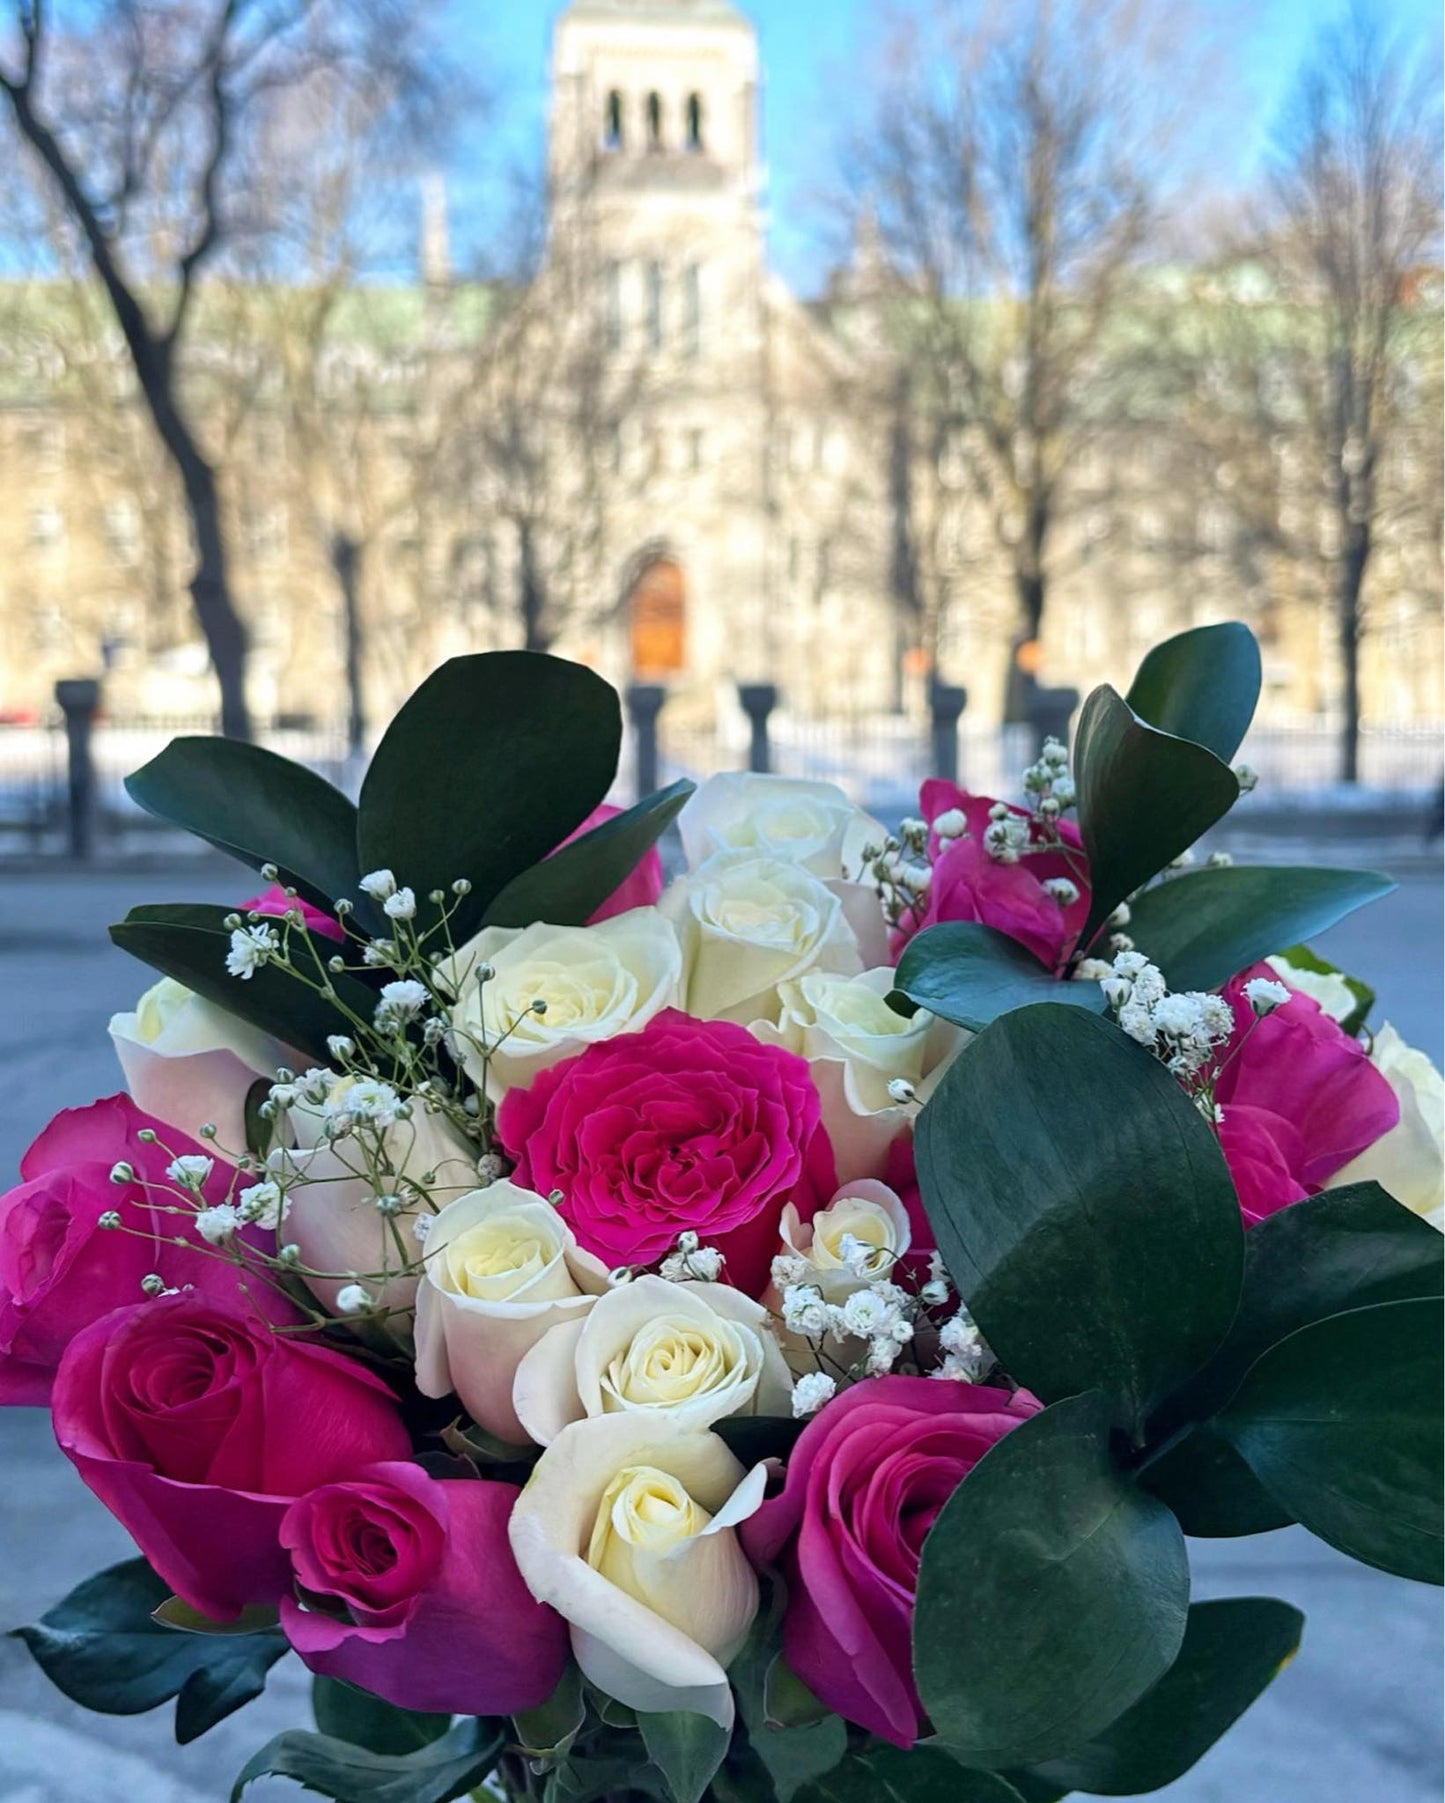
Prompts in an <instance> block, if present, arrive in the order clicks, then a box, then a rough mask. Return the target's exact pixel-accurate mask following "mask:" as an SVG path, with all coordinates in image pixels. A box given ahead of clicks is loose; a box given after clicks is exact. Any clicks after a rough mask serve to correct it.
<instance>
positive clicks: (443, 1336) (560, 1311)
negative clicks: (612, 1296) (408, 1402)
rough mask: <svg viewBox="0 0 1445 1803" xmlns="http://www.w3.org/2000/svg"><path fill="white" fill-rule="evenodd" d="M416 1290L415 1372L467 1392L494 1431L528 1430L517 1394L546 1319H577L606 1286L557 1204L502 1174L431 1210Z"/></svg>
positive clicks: (511, 1434)
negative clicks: (527, 1358) (514, 1395)
mask: <svg viewBox="0 0 1445 1803" xmlns="http://www.w3.org/2000/svg"><path fill="white" fill-rule="evenodd" d="M425 1251H426V1257H425V1272H424V1276H423V1278H422V1282H421V1286H420V1289H419V1290H418V1292H417V1299H416V1381H417V1387H418V1388H419V1389H420V1390H421V1392H422V1394H423V1395H424V1396H447V1395H451V1394H452V1393H455V1394H456V1395H457V1396H459V1397H460V1398H461V1401H462V1402H463V1404H464V1405H465V1407H466V1409H467V1412H468V1414H470V1415H471V1416H472V1418H473V1419H474V1420H475V1421H479V1422H480V1423H481V1425H482V1426H483V1427H485V1428H486V1429H487V1430H488V1431H489V1432H490V1433H494V1434H496V1435H497V1436H498V1438H500V1439H502V1440H507V1441H510V1442H512V1443H513V1444H518V1443H520V1442H521V1441H523V1440H525V1439H526V1438H527V1434H526V1430H525V1429H524V1427H523V1424H522V1422H521V1421H520V1420H519V1419H518V1416H517V1412H516V1409H515V1408H514V1406H513V1403H512V1386H513V1383H514V1381H515V1379H516V1375H517V1367H518V1366H519V1365H520V1363H521V1362H522V1359H523V1357H524V1355H525V1354H526V1353H527V1352H529V1351H530V1350H531V1348H532V1347H533V1346H535V1345H536V1344H537V1342H538V1341H539V1340H541V1339H542V1337H543V1336H544V1335H545V1334H547V1333H548V1331H549V1330H550V1329H553V1328H557V1327H560V1326H564V1325H567V1326H575V1325H576V1323H577V1320H578V1318H579V1317H580V1316H581V1315H582V1314H584V1313H585V1312H586V1311H587V1310H588V1309H590V1308H591V1307H592V1306H593V1305H594V1303H595V1301H596V1298H597V1297H598V1296H599V1295H601V1294H602V1292H603V1291H604V1290H605V1289H606V1288H607V1272H606V1270H605V1268H604V1267H603V1265H602V1264H601V1262H600V1261H599V1260H597V1259H595V1258H592V1257H591V1256H590V1255H589V1254H587V1253H585V1252H583V1251H582V1250H581V1249H580V1248H579V1246H578V1245H577V1242H576V1239H575V1238H574V1237H573V1234H572V1230H571V1229H570V1228H569V1227H568V1225H567V1223H566V1222H565V1221H564V1220H563V1219H562V1217H561V1215H559V1214H558V1213H557V1211H556V1209H555V1208H553V1206H552V1204H551V1203H550V1202H548V1201H547V1200H546V1198H545V1197H543V1196H538V1195H534V1194H533V1192H532V1191H531V1190H525V1189H522V1188H520V1187H519V1186H518V1185H517V1184H515V1183H511V1182H509V1181H507V1180H506V1179H505V1178H504V1179H503V1180H502V1181H501V1182H499V1183H493V1184H491V1185H490V1186H489V1187H488V1188H486V1189H481V1190H477V1189H474V1190H472V1191H470V1192H469V1193H468V1194H466V1195H464V1196H460V1197H458V1198H457V1200H456V1201H454V1202H452V1203H450V1204H449V1205H448V1206H447V1207H446V1208H444V1209H443V1210H442V1211H441V1213H440V1214H438V1215H436V1216H435V1217H433V1219H432V1221H431V1223H430V1225H429V1227H428V1229H427V1235H426V1245H425Z"/></svg>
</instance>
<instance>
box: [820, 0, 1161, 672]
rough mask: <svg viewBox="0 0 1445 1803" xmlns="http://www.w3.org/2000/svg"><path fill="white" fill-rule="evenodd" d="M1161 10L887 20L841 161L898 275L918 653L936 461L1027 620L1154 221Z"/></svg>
mask: <svg viewBox="0 0 1445 1803" xmlns="http://www.w3.org/2000/svg"><path fill="white" fill-rule="evenodd" d="M1160 23H1161V20H1160V18H1159V15H1158V11H1157V9H1155V10H1154V11H1153V12H1152V13H1151V12H1150V11H1149V9H1144V8H1140V7H1138V6H1137V5H1133V4H1130V3H1129V0H1101V3H1097V4H1086V3H1085V0H1018V3H1017V4H1014V5H1010V6H1007V7H1002V8H992V9H989V8H981V7H979V6H975V5H971V4H967V3H966V0H947V3H942V4H939V5H937V6H935V7H934V8H933V9H932V11H931V12H930V13H928V14H926V15H924V16H923V17H922V18H919V17H914V18H912V19H909V20H907V21H906V22H905V23H904V24H903V25H902V26H901V27H899V28H898V29H896V30H895V31H894V33H893V35H892V37H891V39H890V40H889V43H888V46H887V53H886V56H885V59H884V62H883V68H884V74H883V77H882V80H881V84H880V87H879V91H878V94H877V97H876V104H875V105H874V107H873V109H872V114H871V117H870V120H869V123H868V125H867V127H866V128H865V130H864V132H863V134H862V135H861V136H859V137H858V138H857V139H856V141H855V142H854V144H853V145H852V146H851V148H850V150H849V152H848V154H847V163H848V177H849V183H850V186H851V187H852V188H853V190H854V192H855V194H856V195H857V196H858V197H859V199H860V202H861V203H862V204H863V205H866V206H867V207H868V208H869V209H870V210H871V212H872V214H873V216H874V218H875V219H876V234H877V238H878V240H879V243H880V245H881V251H882V255H883V257H884V259H885V260H886V263H887V265H888V267H889V268H890V270H891V272H892V276H893V282H894V290H895V298H894V303H893V306H892V309H891V317H892V319H893V321H894V336H895V349H896V351H897V352H898V354H899V356H900V358H901V360H902V362H903V365H904V367H905V368H906V370H907V376H906V380H905V381H904V382H903V383H902V384H901V386H900V387H899V388H898V389H897V390H896V391H895V393H894V396H893V397H892V398H893V402H894V406H893V413H894V417H895V421H896V423H895V427H894V430H895V433H898V434H902V435H903V437H902V439H900V441H899V445H898V449H897V451H896V453H895V467H896V471H897V474H896V479H895V489H896V491H897V494H898V496H899V502H900V505H906V506H907V507H909V508H911V509H912V510H913V513H914V518H913V520H912V521H911V522H907V523H900V525H899V527H898V530H897V535H896V536H897V556H896V559H895V568H896V577H895V581H896V583H897V585H898V586H899V587H900V590H901V591H902V595H903V599H904V601H905V602H906V606H907V609H908V611H909V612H910V613H911V614H913V615H914V616H918V617H920V618H921V619H922V620H923V622H924V626H923V630H924V648H925V650H927V651H928V652H929V653H930V654H932V653H934V652H935V651H936V646H937V638H938V634H939V631H940V627H941V619H940V616H941V614H942V611H943V608H944V605H945V602H946V595H945V594H943V593H939V592H931V591H930V583H932V585H933V591H936V590H937V578H936V576H933V575H931V574H930V567H931V566H932V565H933V564H934V563H935V561H936V560H935V558H934V557H933V556H931V555H930V550H929V546H930V540H931V539H932V538H933V537H935V536H936V534H937V532H938V530H939V526H940V523H941V521H942V520H943V518H944V515H945V511H946V507H947V502H946V499H945V496H944V489H945V488H946V487H947V483H946V481H945V480H944V472H945V469H946V467H951V468H952V469H953V470H954V471H955V472H958V471H960V470H961V472H962V474H963V477H964V483H965V487H966V489H967V491H968V492H969V493H970V494H971V495H972V500H973V505H974V506H975V507H977V508H978V509H980V510H981V512H982V514H983V516H984V518H985V519H986V520H987V522H988V530H989V531H990V534H991V536H992V537H993V539H994V541H995V543H996V545H997V547H998V550H999V551H1000V553H1001V554H1002V556H1003V558H1004V560H1005V563H1006V567H1007V569H1008V571H1009V575H1010V578H1011V583H1012V588H1013V592H1014V601H1015V608H1016V615H1017V622H1018V630H1019V631H1020V632H1021V633H1022V634H1024V635H1025V636H1027V637H1033V636H1035V635H1036V634H1037V633H1038V630H1039V627H1040V623H1041V621H1042V619H1043V617H1044V613H1045V608H1046V603H1047V595H1048V584H1049V576H1050V550H1051V542H1050V541H1051V534H1052V531H1053V528H1054V525H1055V523H1056V519H1057V516H1058V513H1059V509H1060V506H1061V504H1062V498H1063V495H1064V492H1065V484H1066V477H1067V473H1068V470H1069V467H1070V465H1071V463H1072V462H1073V461H1074V460H1075V459H1076V458H1077V457H1078V455H1079V453H1080V451H1081V449H1082V447H1083V446H1084V444H1085V443H1086V442H1087V441H1089V440H1090V439H1091V438H1093V437H1095V436H1097V434H1098V433H1099V432H1100V430H1101V426H1102V424H1103V423H1104V413H1105V410H1106V408H1107V405H1108V403H1109V399H1110V385H1111V382H1113V383H1114V384H1115V385H1117V380H1118V377H1117V371H1114V372H1112V373H1111V371H1110V369H1109V367H1108V365H1109V360H1110V358H1111V356H1112V355H1113V354H1114V352H1115V351H1116V350H1117V348H1118V338H1119V333H1118V331H1117V324H1118V321H1119V318H1120V314H1121V310H1122V309H1123V308H1124V306H1125V305H1126V302H1127V299H1128V294H1129V289H1130V280H1131V276H1132V274H1133V272H1134V270H1135V267H1136V265H1137V263H1138V260H1139V258H1140V256H1141V253H1142V252H1143V251H1144V250H1145V248H1146V246H1147V245H1148V244H1149V243H1150V234H1151V230H1152V228H1153V226H1154V224H1155V221H1156V217H1157V201H1158V186H1159V168H1160V145H1159V139H1158V132H1159V130H1160V127H1159V123H1158V118H1157V114H1158V106H1157V104H1155V103H1151V101H1150V98H1149V96H1150V81H1149V77H1150V76H1151V75H1152V76H1153V77H1154V78H1155V86H1156V87H1157V77H1158V72H1159V71H1158V64H1157V62H1156V60H1155V58H1156V55H1157V52H1158V49H1159V45H1158V43H1157V41H1156V39H1157V33H1158V27H1159V25H1160ZM903 440H906V443H905V442H903ZM910 464H911V466H912V471H911V473H909V470H908V465H910Z"/></svg>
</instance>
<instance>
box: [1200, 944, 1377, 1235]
mask: <svg viewBox="0 0 1445 1803" xmlns="http://www.w3.org/2000/svg"><path fill="white" fill-rule="evenodd" d="M1252 977H1266V978H1269V979H1270V980H1274V977H1275V973H1274V971H1273V970H1271V969H1270V968H1269V966H1268V965H1266V964H1256V965H1254V966H1253V968H1251V969H1249V970H1243V971H1241V972H1240V973H1239V975H1238V976H1236V977H1232V978H1231V979H1230V981H1229V982H1228V983H1227V984H1226V985H1225V988H1224V999H1225V1000H1226V1001H1227V1002H1228V1003H1229V1005H1230V1006H1231V1008H1233V1010H1234V1035H1233V1037H1232V1038H1231V1040H1230V1041H1229V1044H1228V1045H1227V1046H1226V1047H1225V1049H1224V1051H1223V1052H1222V1053H1221V1055H1220V1061H1219V1078H1218V1081H1217V1083H1216V1084H1215V1090H1214V1095H1215V1100H1216V1101H1217V1102H1218V1103H1219V1105H1220V1106H1221V1107H1222V1109H1223V1110H1224V1118H1223V1120H1222V1121H1221V1123H1220V1127H1219V1143H1220V1146H1221V1148H1222V1149H1223V1152H1224V1156H1225V1159H1226V1161H1227V1162H1228V1165H1229V1171H1230V1175H1231V1176H1232V1177H1233V1178H1234V1186H1235V1189H1236V1190H1237V1191H1238V1192H1239V1206H1240V1210H1241V1212H1242V1214H1243V1216H1244V1220H1245V1225H1246V1226H1251V1227H1252V1226H1253V1225H1254V1223H1255V1222H1256V1221H1259V1220H1262V1219H1263V1218H1264V1216H1265V1215H1269V1214H1274V1213H1275V1211H1276V1210H1277V1209H1281V1208H1287V1207H1288V1206H1289V1204H1290V1203H1291V1202H1298V1201H1300V1200H1301V1199H1302V1198H1303V1197H1305V1196H1313V1195H1316V1194H1318V1192H1319V1191H1320V1190H1322V1189H1324V1188H1325V1187H1326V1186H1327V1185H1328V1183H1329V1180H1330V1178H1331V1177H1333V1176H1334V1174H1335V1172H1336V1171H1338V1170H1341V1169H1342V1168H1343V1167H1344V1166H1345V1165H1347V1164H1348V1163H1349V1162H1350V1160H1351V1159H1352V1158H1356V1157H1358V1156H1359V1154H1360V1153H1361V1152H1363V1151H1364V1150H1365V1149H1366V1147H1368V1146H1372V1145H1373V1144H1374V1143H1375V1141H1376V1140H1377V1139H1379V1138H1380V1136H1381V1135H1382V1134H1385V1133H1388V1132H1389V1131H1390V1129H1391V1128H1392V1127H1393V1126H1394V1125H1395V1123H1396V1122H1397V1121H1398V1120H1399V1118H1400V1104H1399V1100H1398V1098H1397V1097H1396V1095H1395V1092H1394V1090H1393V1089H1391V1087H1390V1085H1389V1083H1388V1082H1387V1081H1386V1079H1385V1078H1384V1077H1383V1076H1382V1075H1381V1074H1380V1072H1379V1071H1378V1070H1376V1068H1375V1066H1374V1065H1373V1064H1371V1062H1370V1060H1369V1057H1368V1056H1367V1054H1366V1052H1365V1048H1364V1047H1363V1046H1362V1045H1361V1044H1360V1042H1359V1040H1357V1039H1352V1038H1350V1036H1349V1035H1348V1034H1347V1033H1345V1032H1344V1031H1343V1030H1342V1029H1341V1027H1340V1025H1339V1023H1338V1022H1337V1021H1334V1020H1332V1019H1331V1018H1330V1016H1329V1015H1328V1014H1326V1013H1325V1012H1324V1011H1323V1009H1321V1007H1320V1005H1319V1003H1318V1002H1316V1001H1314V1000H1313V999H1312V998H1311V997H1310V996H1307V995H1302V994H1300V993H1299V992H1298V991H1295V992H1294V993H1293V994H1291V996H1290V999H1289V1000H1288V1001H1287V1002H1285V1003H1284V1004H1283V1005H1282V1006H1281V1007H1278V1008H1276V1009H1275V1010H1274V1012H1273V1013H1272V1014H1268V1015H1266V1016H1265V1018H1264V1019H1263V1020H1256V1019H1255V1016H1254V1012H1253V1010H1252V1009H1251V1008H1250V1005H1249V1002H1248V1000H1247V999H1246V998H1245V994H1244V986H1245V984H1246V983H1247V982H1249V980H1250V979H1251V978H1252Z"/></svg>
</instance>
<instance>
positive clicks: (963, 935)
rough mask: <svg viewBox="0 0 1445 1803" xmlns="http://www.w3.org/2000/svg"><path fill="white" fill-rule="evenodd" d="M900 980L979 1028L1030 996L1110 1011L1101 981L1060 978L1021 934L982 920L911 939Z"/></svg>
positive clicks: (912, 997) (937, 1010) (945, 1013)
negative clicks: (1018, 936) (1023, 942)
mask: <svg viewBox="0 0 1445 1803" xmlns="http://www.w3.org/2000/svg"><path fill="white" fill-rule="evenodd" d="M896 982H897V985H898V990H899V991H900V992H901V993H902V994H903V995H905V996H907V997H908V999H909V1001H910V1002H914V1003H916V1004H917V1005H918V1006H919V1007H920V1008H928V1009H931V1010H932V1012H933V1013H934V1014H937V1015H940V1016H941V1017H942V1018H943V1019H944V1020H951V1021H952V1022H953V1023H954V1024H955V1026H959V1027H971V1028H972V1029H973V1030H974V1031H975V1032H979V1031H981V1030H982V1029H983V1028H984V1027H986V1026H988V1025H989V1023H990V1022H991V1021H995V1020H997V1019H998V1017H999V1016H1000V1015H1001V1014H1008V1013H1009V1012H1010V1011H1011V1010H1012V1009H1014V1008H1023V1007H1027V1005H1028V1004H1029V1003H1030V1002H1061V1003H1064V1004H1065V1005H1066V1006H1072V1007H1075V1008H1084V1009H1087V1010H1088V1011H1089V1012H1091V1013H1094V1014H1102V1013H1103V1012H1104V992H1103V990H1102V989H1100V987H1099V985H1098V984H1097V983H1067V982H1066V983H1061V982H1059V981H1058V979H1057V978H1056V977H1054V976H1052V975H1051V974H1050V972H1049V971H1048V969H1047V968H1046V967H1045V966H1044V965H1042V964H1040V963H1039V961H1038V959H1037V958H1036V957H1035V956H1034V955H1033V953H1032V952H1031V951H1029V950H1028V949H1027V947H1025V946H1022V945H1020V944H1019V942H1018V940H1017V939H1010V938H1009V936H1008V934H1007V933H1000V932H998V931H997V930H996V929H995V928H993V927H986V926H984V925H983V923H982V922H981V921H977V920H950V921H946V922H944V923H943V924H941V925H939V926H936V927H927V928H925V930H924V931H923V932H921V933H919V934H918V935H917V936H916V938H913V939H910V940H909V942H908V945H907V947H906V948H905V950H904V953H903V956H902V957H901V958H900V959H899V961H898V973H897V978H896Z"/></svg>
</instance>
